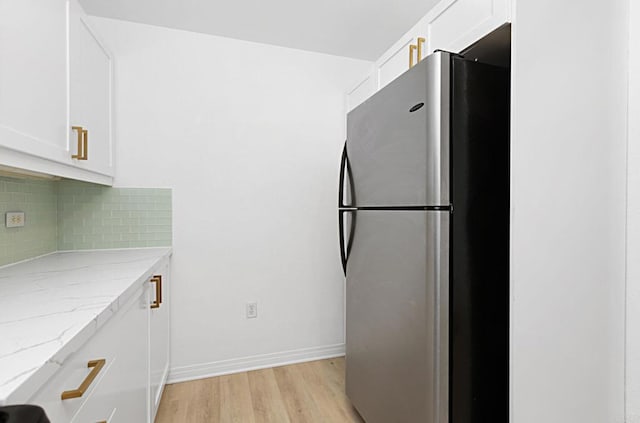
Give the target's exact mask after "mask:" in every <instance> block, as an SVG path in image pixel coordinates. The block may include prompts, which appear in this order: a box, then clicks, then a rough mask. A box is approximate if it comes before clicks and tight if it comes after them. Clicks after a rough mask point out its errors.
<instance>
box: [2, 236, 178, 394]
mask: <svg viewBox="0 0 640 423" xmlns="http://www.w3.org/2000/svg"><path fill="white" fill-rule="evenodd" d="M160 248H166V249H167V251H166V252H165V253H164V254H162V255H161V256H159V257H158V259H157V260H156V261H155V262H154V263H153V265H151V266H150V267H149V269H148V270H147V271H146V272H145V273H144V274H143V275H142V276H141V277H139V278H138V279H137V280H135V281H133V282H132V283H131V285H130V286H129V287H128V288H127V289H125V291H124V292H122V293H121V294H120V295H119V296H118V297H116V298H115V299H114V300H113V301H112V302H111V304H109V305H107V306H106V307H105V308H104V310H102V311H101V312H100V313H98V315H97V316H95V317H94V318H93V319H92V320H90V321H89V322H87V324H86V326H85V327H84V328H82V329H81V330H80V331H79V332H78V333H77V334H76V335H75V336H74V337H73V338H72V339H71V340H70V341H69V342H67V343H66V344H65V345H64V346H63V347H62V348H61V349H60V350H58V351H57V352H56V353H55V354H54V355H53V356H52V357H51V358H50V359H49V360H47V361H46V362H45V363H43V364H42V366H41V367H40V368H38V369H37V370H35V371H34V373H32V374H31V375H30V376H29V377H28V379H26V380H25V381H24V382H23V383H22V384H21V385H20V386H19V387H18V388H16V389H15V390H13V391H12V392H11V393H9V394H8V395H7V396H6V397H4V398H3V397H0V406H5V405H11V404H23V403H26V402H27V401H28V400H29V399H30V398H31V397H33V395H34V394H36V393H37V392H38V390H39V389H40V388H41V387H42V386H43V385H44V384H45V383H46V382H47V381H48V380H49V379H50V378H51V377H52V376H53V375H55V374H56V373H57V371H58V370H59V369H60V368H61V367H62V365H63V364H64V361H65V360H66V359H67V357H69V356H70V355H71V354H72V353H74V352H76V351H77V350H78V349H80V348H81V347H82V346H83V345H84V344H85V343H86V342H87V341H88V340H89V339H91V337H93V335H95V333H96V332H97V331H98V329H99V328H101V327H102V326H103V325H104V324H106V323H107V322H108V321H109V320H110V319H111V317H113V316H114V315H115V314H116V312H117V311H118V310H119V309H120V308H121V307H122V306H124V305H125V304H126V303H127V301H128V300H129V299H130V298H131V297H132V295H133V294H135V293H136V292H138V290H139V289H140V288H141V287H142V285H143V283H144V282H146V281H147V280H148V279H149V278H150V277H151V276H153V273H154V270H155V269H156V268H157V266H158V264H160V263H161V262H162V261H163V260H165V259H168V258H170V257H171V256H172V255H173V248H172V247H145V248H109V249H96V250H67V251H62V250H60V251H54V252H52V253H47V254H43V255H41V256H38V257H34V258H31V259H27V260H22V261H20V262H16V263H12V264H9V265H7V266H2V267H8V266H13V265H16V264H18V263H24V262H26V261H32V260H36V259H38V258H42V257H45V256H49V255H52V254H57V253H69V252H78V253H81V252H91V251H112V250H148V249H160ZM2 267H0V268H2Z"/></svg>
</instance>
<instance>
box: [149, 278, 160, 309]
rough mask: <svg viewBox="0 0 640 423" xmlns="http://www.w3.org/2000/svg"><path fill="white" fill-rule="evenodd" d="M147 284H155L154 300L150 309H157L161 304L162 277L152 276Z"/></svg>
mask: <svg viewBox="0 0 640 423" xmlns="http://www.w3.org/2000/svg"><path fill="white" fill-rule="evenodd" d="M149 282H151V283H155V284H156V299H155V300H154V301H153V302H152V303H151V308H159V307H160V304H162V275H154V276H153V277H152V278H151V279H149Z"/></svg>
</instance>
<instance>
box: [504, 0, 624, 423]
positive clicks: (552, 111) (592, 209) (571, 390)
mask: <svg viewBox="0 0 640 423" xmlns="http://www.w3.org/2000/svg"><path fill="white" fill-rule="evenodd" d="M627 6H628V0H610V1H606V2H605V1H595V0H588V1H585V0H565V1H560V2H558V1H554V0H515V2H514V20H513V24H514V25H513V57H512V64H513V91H512V104H513V110H512V113H513V115H512V116H513V119H512V123H513V127H512V216H511V218H512V234H511V243H512V245H511V251H512V253H511V265H512V268H511V279H512V327H511V333H512V375H511V377H512V391H511V393H512V410H511V412H512V420H511V421H512V422H515V423H542V422H544V423H569V422H570V423H619V422H623V421H624V345H625V342H624V319H625V312H624V306H625V300H624V298H625V297H624V295H625V214H626V212H625V209H626V205H625V183H626V170H625V164H626V116H627V108H626V101H627V98H626V97H627V95H626V94H627V85H626V81H627V78H626V70H627V45H626V44H627V43H626V40H627Z"/></svg>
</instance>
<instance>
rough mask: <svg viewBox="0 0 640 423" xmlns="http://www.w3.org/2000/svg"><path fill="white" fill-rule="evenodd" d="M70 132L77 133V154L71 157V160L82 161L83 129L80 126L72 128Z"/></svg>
mask: <svg viewBox="0 0 640 423" xmlns="http://www.w3.org/2000/svg"><path fill="white" fill-rule="evenodd" d="M71 129H72V130H74V131H78V153H77V154H74V155H72V156H71V158H72V159H78V160H82V142H83V141H82V140H83V138H84V137H83V135H82V134H83V131H84V128H83V127H82V126H72V127H71Z"/></svg>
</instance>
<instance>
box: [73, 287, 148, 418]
mask: <svg viewBox="0 0 640 423" xmlns="http://www.w3.org/2000/svg"><path fill="white" fill-rule="evenodd" d="M148 309H149V287H148V286H145V287H144V289H143V291H142V293H141V294H140V295H139V296H137V297H136V298H135V299H134V301H133V302H132V303H131V304H129V307H128V309H127V310H125V311H124V314H123V315H121V316H119V318H118V316H116V318H117V319H118V320H117V321H116V322H114V324H112V325H109V326H110V327H109V328H107V331H108V335H107V334H105V335H107V337H108V339H109V342H114V343H116V345H118V351H116V355H115V356H114V357H113V359H112V361H111V364H110V366H109V368H108V370H107V372H106V374H105V375H104V377H103V378H102V380H101V381H100V383H99V384H98V385H97V386H96V387H95V389H94V390H93V392H92V393H91V395H90V396H89V398H88V399H87V401H86V402H85V403H84V404H83V406H82V408H81V409H80V411H79V412H78V414H76V416H75V417H74V418H73V423H87V422H103V421H106V422H110V419H111V418H112V415H113V414H114V410H115V411H116V412H117V415H119V416H126V418H123V419H122V421H129V422H145V421H147V363H146V360H144V357H145V356H146V354H147V339H146V337H145V336H144V335H145V334H146V333H147V330H148V324H149V320H148V318H149V313H148ZM141 358H142V359H141ZM113 417H114V418H115V417H116V415H113Z"/></svg>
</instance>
